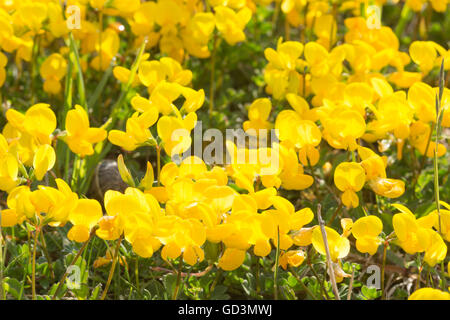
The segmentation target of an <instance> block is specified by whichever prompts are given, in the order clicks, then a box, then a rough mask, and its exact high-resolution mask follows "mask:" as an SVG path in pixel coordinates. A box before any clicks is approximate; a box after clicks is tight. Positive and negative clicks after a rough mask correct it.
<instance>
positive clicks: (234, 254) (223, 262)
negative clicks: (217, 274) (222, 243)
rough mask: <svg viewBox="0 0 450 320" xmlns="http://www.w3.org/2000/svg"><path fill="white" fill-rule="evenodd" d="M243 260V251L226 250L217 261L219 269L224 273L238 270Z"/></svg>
mask: <svg viewBox="0 0 450 320" xmlns="http://www.w3.org/2000/svg"><path fill="white" fill-rule="evenodd" d="M244 260H245V250H239V249H235V248H226V249H225V252H224V253H223V255H222V257H220V259H219V267H220V268H221V269H223V270H225V271H233V270H235V269H237V268H239V267H240V266H241V265H242V264H243V263H244Z"/></svg>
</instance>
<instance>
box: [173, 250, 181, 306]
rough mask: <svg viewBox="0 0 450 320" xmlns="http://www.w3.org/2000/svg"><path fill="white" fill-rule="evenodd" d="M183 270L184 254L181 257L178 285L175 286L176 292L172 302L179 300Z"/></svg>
mask: <svg viewBox="0 0 450 320" xmlns="http://www.w3.org/2000/svg"><path fill="white" fill-rule="evenodd" d="M182 268H183V254H181V256H180V262H179V265H178V272H177V284H176V286H175V290H174V292H173V297H172V300H177V298H178V292H179V291H180V283H181V270H182Z"/></svg>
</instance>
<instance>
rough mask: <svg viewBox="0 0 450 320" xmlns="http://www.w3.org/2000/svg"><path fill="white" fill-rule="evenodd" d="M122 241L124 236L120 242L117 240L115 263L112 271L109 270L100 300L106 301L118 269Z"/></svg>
mask: <svg viewBox="0 0 450 320" xmlns="http://www.w3.org/2000/svg"><path fill="white" fill-rule="evenodd" d="M122 239H123V235H122V236H121V237H120V238H119V240H117V245H116V251H115V252H114V258H113V262H112V265H111V269H110V270H109V275H108V281H107V282H106V286H105V290H103V293H102V296H101V298H100V300H105V298H106V294H107V293H108V289H109V286H110V284H111V280H112V277H113V275H114V270H115V269H116V263H117V260H118V257H119V249H120V243H121V242H122Z"/></svg>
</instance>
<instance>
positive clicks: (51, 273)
mask: <svg viewBox="0 0 450 320" xmlns="http://www.w3.org/2000/svg"><path fill="white" fill-rule="evenodd" d="M40 236H41V242H42V250H43V251H44V255H45V258H46V259H47V264H48V269H49V271H50V276H51V277H52V280H55V273H54V271H53V266H52V258H51V257H50V254H49V253H48V249H47V244H46V242H45V237H44V230H42V232H41V233H40Z"/></svg>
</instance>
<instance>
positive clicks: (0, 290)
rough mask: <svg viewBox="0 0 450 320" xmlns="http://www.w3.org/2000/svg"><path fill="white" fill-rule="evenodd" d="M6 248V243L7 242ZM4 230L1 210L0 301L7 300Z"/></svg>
mask: <svg viewBox="0 0 450 320" xmlns="http://www.w3.org/2000/svg"><path fill="white" fill-rule="evenodd" d="M5 247H6V241H5ZM4 263H5V262H4V260H3V230H2V212H1V210H0V300H5V288H4V287H3V265H4Z"/></svg>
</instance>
